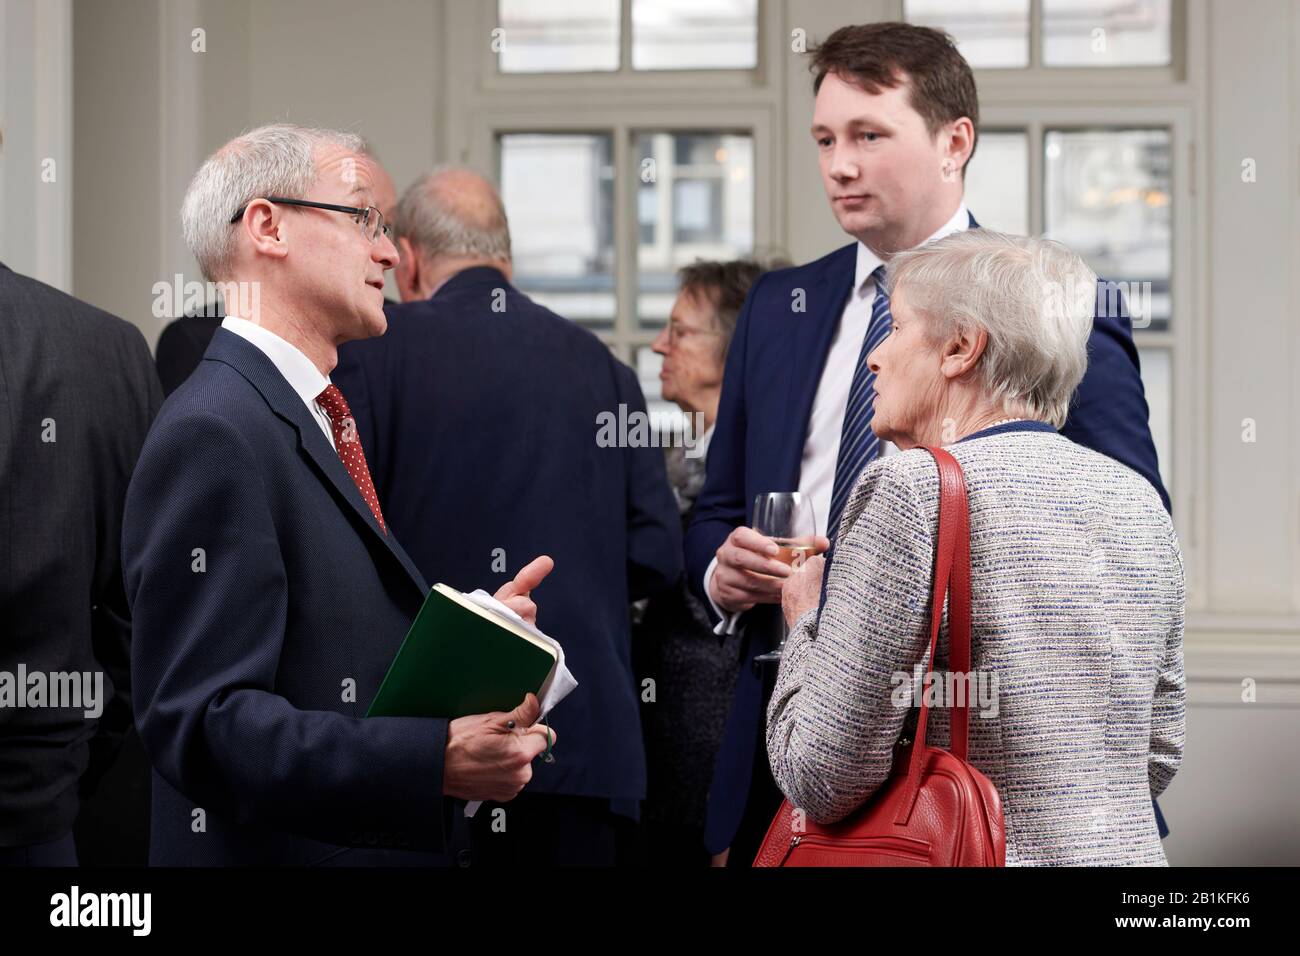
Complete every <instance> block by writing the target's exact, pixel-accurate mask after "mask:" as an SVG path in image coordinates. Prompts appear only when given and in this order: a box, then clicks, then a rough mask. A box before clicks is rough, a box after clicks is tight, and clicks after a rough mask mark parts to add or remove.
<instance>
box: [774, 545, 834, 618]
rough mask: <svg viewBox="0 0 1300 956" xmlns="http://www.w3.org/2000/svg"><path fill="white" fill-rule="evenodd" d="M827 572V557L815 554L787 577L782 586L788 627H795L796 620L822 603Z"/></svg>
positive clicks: (782, 602) (783, 605)
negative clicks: (823, 578)
mask: <svg viewBox="0 0 1300 956" xmlns="http://www.w3.org/2000/svg"><path fill="white" fill-rule="evenodd" d="M825 573H826V559H825V558H823V557H822V556H821V555H820V554H814V555H812V556H811V557H810V558H808V559H806V560H805V561H804V562H803V564H802V565H800V566H799V567H797V568H795V569H794V571H793V572H792V573H791V574H790V576H789V577H788V578H786V579H785V585H784V586H783V587H782V588H781V611H782V613H783V614H784V615H785V625H786V627H788V628H793V627H794V622H795V621H797V620H799V618H801V617H803V615H804V613H805V612H806V611H810V610H812V609H813V608H815V607H816V606H817V605H818V603H820V601H821V598H822V575H823V574H825Z"/></svg>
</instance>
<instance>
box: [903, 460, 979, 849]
mask: <svg viewBox="0 0 1300 956" xmlns="http://www.w3.org/2000/svg"><path fill="white" fill-rule="evenodd" d="M925 450H926V451H928V452H929V453H930V454H931V455H932V456H933V457H934V461H935V464H936V465H937V466H938V468H939V534H938V540H937V541H936V542H935V549H934V579H933V589H932V593H931V599H930V658H929V668H928V670H927V671H926V677H927V678H928V677H929V676H930V675H931V674H933V673H934V663H935V662H934V656H935V653H936V651H937V649H938V646H939V625H940V623H941V622H942V620H943V600H944V596H945V595H947V597H948V669H949V670H950V671H951V672H953V673H954V674H963V675H969V674H970V510H969V507H968V504H967V500H966V479H965V477H964V476H963V475H962V470H961V465H959V464H958V463H957V459H956V458H953V456H952V455H950V454H949V453H948V452H946V451H944V450H943V449H942V448H932V447H930V446H925ZM969 691H970V687H969V682H967V684H966V693H964V694H960V695H954V699H953V700H952V701H951V703H950V708H949V716H950V717H951V729H952V733H951V742H950V743H951V752H952V754H953V756H954V757H956V758H957V759H958V760H963V761H964V760H965V759H966V745H967V736H968V731H969V726H970V725H969V718H970V709H969V708H970V701H969V697H970V693H969ZM926 697H927V695H926V694H924V693H923V694H922V695H921V715H920V717H919V718H918V720H917V723H916V739H915V742H914V743H913V745H912V755H911V763H910V764H909V766H908V773H907V791H906V797H905V798H904V800H903V801H902V805H901V806H900V808H899V811H898V817H897V818H896V819H895V821H894V822H895V823H897V824H900V825H901V824H905V823H906V822H907V820H908V817H910V816H911V813H912V807H913V806H914V805H915V803H916V796H917V794H918V793H919V792H920V788H921V772H922V770H923V769H924V768H925V757H926V750H927V746H926V729H927V726H928V724H929V717H930V707H929V704H928V703H927V702H926Z"/></svg>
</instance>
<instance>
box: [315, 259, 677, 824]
mask: <svg viewBox="0 0 1300 956" xmlns="http://www.w3.org/2000/svg"><path fill="white" fill-rule="evenodd" d="M387 312H388V319H389V327H388V331H387V332H386V333H385V334H384V335H383V336H381V337H379V338H374V339H367V340H365V341H361V342H351V343H348V344H347V345H345V346H343V347H342V348H341V349H340V350H339V366H338V368H336V369H335V370H334V373H333V376H332V378H333V380H334V382H335V383H336V384H337V385H338V386H339V388H341V389H342V390H343V394H344V395H345V396H347V398H348V402H349V404H350V405H351V408H352V412H353V415H354V416H355V417H356V419H357V426H358V431H359V433H360V435H361V441H362V445H363V447H364V448H365V449H366V454H367V456H368V457H369V459H370V462H371V471H372V474H373V476H374V480H375V486H376V489H377V490H378V494H379V500H380V502H381V504H382V507H383V508H384V516H385V518H386V519H387V521H388V522H389V527H390V528H392V529H393V530H394V531H395V532H396V534H397V536H398V537H399V538H400V539H401V540H402V541H403V542H404V543H405V544H406V546H407V548H409V549H410V553H411V557H412V558H413V559H414V560H415V563H416V565H417V566H418V567H419V568H420V571H421V572H422V573H423V574H424V576H425V578H426V579H427V580H429V581H430V582H439V581H441V582H444V583H446V584H450V585H452V586H454V587H457V588H461V589H473V588H476V587H483V588H484V589H486V590H489V591H491V590H493V589H495V588H496V587H499V586H500V585H501V584H504V583H505V582H507V581H508V580H510V578H511V577H512V576H513V575H514V574H515V573H516V572H518V570H519V569H520V567H522V566H523V565H524V564H525V563H527V562H528V561H531V560H532V559H533V558H534V557H536V556H537V555H538V554H549V555H551V556H552V557H553V558H554V559H555V570H554V571H553V572H552V573H551V574H550V576H549V577H548V578H547V579H546V580H545V581H544V582H543V583H542V584H541V586H540V587H539V588H538V589H537V590H536V591H535V599H536V601H537V606H538V615H537V624H538V626H539V627H540V628H541V629H542V630H543V631H545V632H546V633H548V634H550V635H552V636H554V637H555V639H556V640H558V641H559V642H560V643H561V644H562V645H563V647H564V653H565V658H566V662H567V664H568V666H569V669H570V670H571V671H572V672H573V675H574V677H576V678H577V680H578V688H577V690H575V691H574V692H573V693H572V695H570V696H569V697H568V698H566V699H565V700H564V702H563V703H561V704H560V705H559V706H558V707H557V708H556V709H555V712H554V713H553V714H552V715H551V716H550V718H549V722H550V724H551V725H552V726H553V727H554V728H555V730H556V732H557V734H558V735H559V740H560V743H559V749H558V751H557V753H556V762H555V763H554V764H537V765H536V766H535V767H534V775H533V779H532V782H531V783H529V785H528V791H527V792H529V793H556V794H570V795H582V796H593V797H606V798H609V799H610V800H611V801H613V802H614V805H615V808H616V809H618V810H620V811H622V812H625V813H628V814H629V815H630V814H632V813H634V812H635V807H636V803H637V802H638V801H640V800H641V799H642V798H643V797H644V796H645V774H646V770H645V754H644V751H643V749H642V743H641V725H640V716H639V707H640V705H639V702H638V696H637V694H638V690H639V688H638V684H637V681H638V677H637V675H636V674H634V673H633V670H632V664H631V634H630V621H629V612H628V603H629V601H630V600H636V599H638V598H640V597H644V596H646V595H648V594H650V593H652V592H654V591H657V590H659V589H662V588H665V587H667V586H670V585H673V584H675V583H677V582H678V581H679V580H680V579H681V574H682V531H681V525H680V519H679V517H678V514H677V508H676V505H675V503H674V501H673V496H672V492H671V490H670V489H669V486H668V480H667V476H666V473H665V469H664V461H663V452H662V449H660V448H654V447H649V446H648V445H647V446H643V447H622V448H620V447H601V446H600V445H599V444H598V442H597V434H598V427H597V416H598V415H600V414H601V413H602V412H609V413H612V414H614V415H615V416H617V415H618V411H619V405H620V404H622V405H626V406H627V411H628V413H632V412H636V411H640V412H644V410H645V399H644V397H643V396H642V393H641V388H640V385H639V384H638V382H637V379H636V375H635V374H634V373H633V371H632V370H631V369H630V368H628V367H627V366H626V365H624V364H623V363H622V362H620V361H618V359H616V358H615V357H614V356H613V355H611V354H610V351H609V349H608V348H607V347H606V346H605V345H604V344H602V343H601V342H600V340H599V339H597V338H596V336H594V335H592V334H591V333H590V332H588V331H586V330H585V329H582V328H580V327H579V326H577V325H575V324H574V323H572V322H570V321H568V320H567V319H563V318H561V317H560V316H558V315H556V314H555V313H553V312H551V311H550V310H548V309H545V308H543V307H542V306H540V305H538V304H536V303H534V302H532V301H531V300H530V299H528V298H527V297H526V296H524V295H523V294H521V293H520V292H519V291H517V290H516V289H515V288H514V287H512V286H511V285H510V283H509V282H507V281H506V278H505V276H504V275H503V274H502V273H501V272H499V271H498V270H496V269H492V268H487V267H476V268H472V269H466V270H464V271H462V272H460V273H457V274H456V275H455V276H453V277H452V278H451V279H449V280H448V281H447V282H446V283H445V284H444V285H443V286H442V287H441V288H439V289H438V290H437V292H436V293H435V294H434V295H433V296H432V297H431V298H429V299H427V300H425V301H422V302H409V303H406V304H403V305H395V306H390V307H389V308H388V310H387Z"/></svg>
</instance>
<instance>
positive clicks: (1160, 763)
mask: <svg viewBox="0 0 1300 956" xmlns="http://www.w3.org/2000/svg"><path fill="white" fill-rule="evenodd" d="M1169 538H1170V548H1171V549H1172V554H1173V559H1174V563H1175V565H1176V567H1177V578H1178V591H1177V596H1176V601H1175V604H1174V614H1175V615H1176V617H1175V619H1174V621H1173V623H1172V624H1171V626H1170V628H1169V636H1168V637H1167V638H1166V640H1165V648H1164V653H1163V654H1162V655H1161V660H1160V670H1159V673H1158V674H1157V675H1156V687H1155V698H1154V700H1153V702H1152V705H1151V746H1150V750H1149V751H1148V754H1147V779H1148V780H1149V781H1150V784H1151V796H1152V797H1153V798H1154V797H1158V796H1160V794H1162V793H1164V792H1165V788H1166V787H1168V786H1169V782H1170V781H1171V780H1173V778H1174V774H1176V773H1177V772H1178V767H1179V765H1180V764H1181V763H1182V761H1183V742H1184V739H1185V737H1186V727H1185V722H1186V716H1187V685H1186V681H1185V679H1184V675H1183V600H1184V581H1183V556H1182V551H1181V550H1180V549H1179V547H1178V539H1177V538H1176V537H1175V536H1174V532H1173V528H1172V527H1171V528H1170V529H1169Z"/></svg>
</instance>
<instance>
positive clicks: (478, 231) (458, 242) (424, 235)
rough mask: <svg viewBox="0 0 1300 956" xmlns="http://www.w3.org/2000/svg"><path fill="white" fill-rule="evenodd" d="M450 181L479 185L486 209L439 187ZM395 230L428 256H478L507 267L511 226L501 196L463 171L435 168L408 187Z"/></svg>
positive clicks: (476, 175) (490, 185)
mask: <svg viewBox="0 0 1300 956" xmlns="http://www.w3.org/2000/svg"><path fill="white" fill-rule="evenodd" d="M450 176H472V177H474V178H476V179H480V180H482V181H483V184H484V186H485V187H486V194H487V195H488V196H489V197H490V198H489V200H488V202H487V204H486V206H485V205H484V204H482V203H477V202H475V201H474V198H477V197H464V196H462V195H460V194H459V193H457V192H456V191H455V190H453V189H450V188H448V187H447V186H446V185H445V184H443V182H442V181H443V180H444V179H446V178H448V177H450ZM395 228H396V231H397V234H398V235H399V236H405V237H406V239H407V240H409V241H410V243H411V245H413V246H414V247H415V248H416V249H418V250H419V251H420V252H421V253H423V254H424V255H426V256H429V257H431V258H432V257H433V256H439V255H452V256H482V257H483V258H485V259H495V260H499V261H501V262H509V261H510V224H509V222H508V221H507V219H506V207H505V205H504V204H503V203H502V202H501V195H500V193H498V192H497V191H496V189H495V187H493V186H492V184H491V183H489V182H488V181H487V180H486V179H484V178H483V177H482V176H480V175H479V174H478V173H477V172H475V171H474V170H472V169H468V168H466V167H463V166H437V167H435V168H434V169H432V170H431V171H429V172H427V173H425V174H424V175H423V176H421V177H420V178H419V179H417V180H416V181H415V182H413V183H411V185H410V186H408V187H407V189H406V192H404V193H402V198H401V200H400V201H399V202H398V203H397V222H396V223H395Z"/></svg>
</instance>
